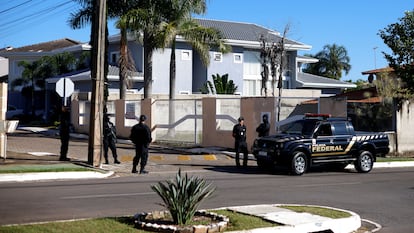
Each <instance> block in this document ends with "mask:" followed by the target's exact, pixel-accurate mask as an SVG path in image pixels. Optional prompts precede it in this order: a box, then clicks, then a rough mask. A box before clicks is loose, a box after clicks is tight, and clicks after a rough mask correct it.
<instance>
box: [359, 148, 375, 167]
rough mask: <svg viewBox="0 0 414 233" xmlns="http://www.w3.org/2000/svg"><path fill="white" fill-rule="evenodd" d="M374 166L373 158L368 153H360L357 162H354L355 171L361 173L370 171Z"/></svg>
mask: <svg viewBox="0 0 414 233" xmlns="http://www.w3.org/2000/svg"><path fill="white" fill-rule="evenodd" d="M373 166H374V158H373V156H372V153H371V152H369V151H366V150H365V151H361V153H360V154H359V156H358V158H357V160H356V161H355V169H356V170H357V171H358V172H361V173H367V172H370V171H371V170H372V167H373Z"/></svg>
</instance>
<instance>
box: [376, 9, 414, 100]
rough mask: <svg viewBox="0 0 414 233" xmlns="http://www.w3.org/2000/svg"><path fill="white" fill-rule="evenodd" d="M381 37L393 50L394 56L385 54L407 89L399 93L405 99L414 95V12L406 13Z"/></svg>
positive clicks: (381, 31) (385, 29)
mask: <svg viewBox="0 0 414 233" xmlns="http://www.w3.org/2000/svg"><path fill="white" fill-rule="evenodd" d="M379 36H380V37H381V38H382V39H383V41H384V43H385V44H386V45H387V46H388V47H389V48H390V49H391V51H392V54H388V53H385V52H383V54H384V56H385V59H386V60H387V61H388V63H389V65H390V67H392V68H393V69H394V72H395V74H396V75H397V77H399V78H401V80H402V81H403V82H404V84H405V85H404V87H405V88H406V89H402V90H399V91H398V92H399V93H400V95H401V96H402V97H403V98H407V97H408V96H411V97H412V96H413V95H414V53H413V51H414V11H406V12H405V13H404V17H402V18H400V19H399V22H397V23H393V24H390V25H388V26H387V27H386V28H384V29H383V30H380V31H379Z"/></svg>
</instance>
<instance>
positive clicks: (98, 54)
mask: <svg viewBox="0 0 414 233" xmlns="http://www.w3.org/2000/svg"><path fill="white" fill-rule="evenodd" d="M105 10H106V0H93V16H92V32H91V35H92V36H91V38H92V67H91V80H92V98H91V111H90V118H89V141H88V163H89V164H90V165H92V166H94V167H97V166H99V165H100V158H101V154H102V126H103V107H104V106H103V105H104V101H103V100H104V98H103V97H104V68H105V59H107V58H106V56H105V30H106V11H105Z"/></svg>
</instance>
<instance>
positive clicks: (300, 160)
mask: <svg viewBox="0 0 414 233" xmlns="http://www.w3.org/2000/svg"><path fill="white" fill-rule="evenodd" d="M307 168H308V160H307V159H306V154H305V153H303V152H301V151H295V152H294V153H293V158H292V165H291V169H292V174H293V175H298V176H300V175H303V173H305V172H306V169H307Z"/></svg>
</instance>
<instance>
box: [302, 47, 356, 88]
mask: <svg viewBox="0 0 414 233" xmlns="http://www.w3.org/2000/svg"><path fill="white" fill-rule="evenodd" d="M312 57H314V58H317V59H319V62H318V63H313V64H307V66H306V67H305V69H303V71H304V72H307V73H311V74H315V75H320V76H325V77H328V78H332V79H338V80H339V79H341V77H342V72H343V71H344V72H345V74H348V73H349V71H350V70H351V65H350V64H349V62H350V58H349V56H348V52H347V51H346V49H345V47H343V46H339V45H336V44H333V45H325V46H324V47H323V50H322V51H320V52H318V53H317V54H316V55H315V56H312Z"/></svg>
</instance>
